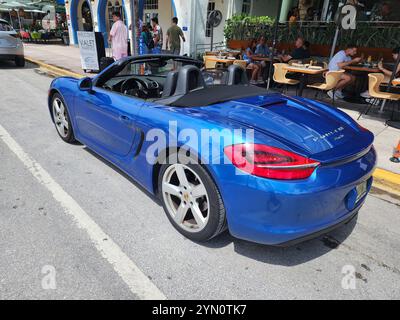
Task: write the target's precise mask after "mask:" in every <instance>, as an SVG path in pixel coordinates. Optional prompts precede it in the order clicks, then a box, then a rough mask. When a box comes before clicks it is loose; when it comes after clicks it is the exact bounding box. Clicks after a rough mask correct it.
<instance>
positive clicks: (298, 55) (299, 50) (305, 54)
mask: <svg viewBox="0 0 400 320" xmlns="http://www.w3.org/2000/svg"><path fill="white" fill-rule="evenodd" d="M304 44H305V41H304V39H303V38H301V37H298V38H297V40H296V42H295V44H294V45H295V49H294V50H293V51H292V53H290V54H287V55H284V56H281V57H280V59H281V61H282V62H289V61H290V60H304V59H310V58H311V54H310V51H309V50H308V48H307V47H305V46H304ZM308 45H309V43H308Z"/></svg>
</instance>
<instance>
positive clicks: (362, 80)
mask: <svg viewBox="0 0 400 320" xmlns="http://www.w3.org/2000/svg"><path fill="white" fill-rule="evenodd" d="M343 69H344V70H346V71H350V72H351V73H353V74H354V75H355V76H356V83H355V84H354V91H355V94H356V95H357V96H358V95H359V94H360V93H361V92H364V91H365V90H367V89H368V77H367V75H368V73H381V71H380V70H379V69H378V68H376V67H371V66H366V65H364V64H354V65H349V66H346V67H344V68H343Z"/></svg>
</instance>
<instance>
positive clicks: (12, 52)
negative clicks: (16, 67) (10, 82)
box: [0, 43, 24, 60]
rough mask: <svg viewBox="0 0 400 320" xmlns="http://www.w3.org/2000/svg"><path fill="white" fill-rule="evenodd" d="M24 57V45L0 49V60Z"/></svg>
mask: <svg viewBox="0 0 400 320" xmlns="http://www.w3.org/2000/svg"><path fill="white" fill-rule="evenodd" d="M23 55H24V46H23V44H22V43H21V44H20V45H18V46H16V47H10V48H3V47H0V59H3V60H11V59H14V58H15V57H17V56H23Z"/></svg>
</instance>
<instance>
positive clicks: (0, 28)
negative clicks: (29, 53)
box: [0, 21, 13, 31]
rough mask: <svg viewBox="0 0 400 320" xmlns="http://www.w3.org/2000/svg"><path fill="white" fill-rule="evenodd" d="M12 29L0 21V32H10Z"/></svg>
mask: <svg viewBox="0 0 400 320" xmlns="http://www.w3.org/2000/svg"><path fill="white" fill-rule="evenodd" d="M12 30H13V28H12V27H11V26H10V25H9V24H8V23H7V22H5V21H0V31H12Z"/></svg>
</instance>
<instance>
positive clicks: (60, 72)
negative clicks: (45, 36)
mask: <svg viewBox="0 0 400 320" xmlns="http://www.w3.org/2000/svg"><path fill="white" fill-rule="evenodd" d="M25 60H26V61H29V62H31V63H33V64H36V65H38V66H39V67H40V68H43V69H46V70H47V71H50V73H51V74H53V75H55V76H57V77H73V78H83V77H84V75H82V74H79V73H76V72H73V71H69V70H65V69H63V68H60V67H56V66H53V65H51V64H47V63H44V62H43V61H40V60H36V59H33V58H30V57H27V56H25Z"/></svg>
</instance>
